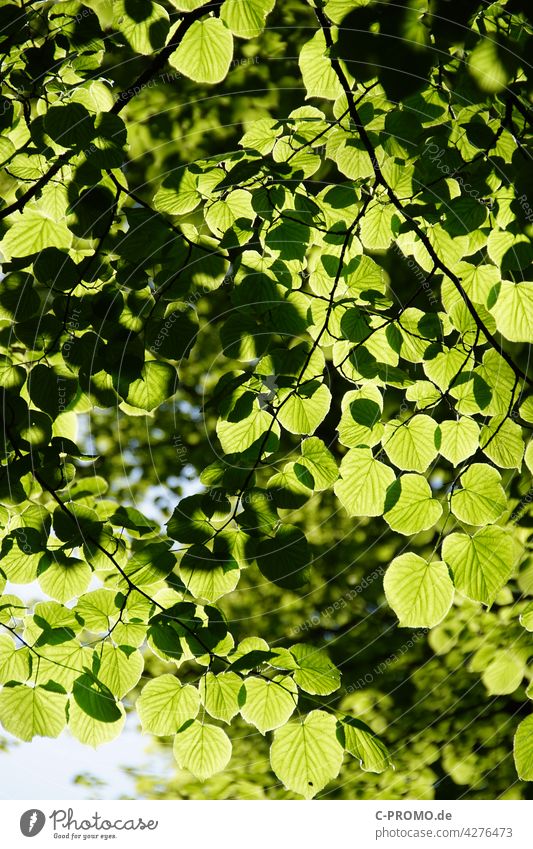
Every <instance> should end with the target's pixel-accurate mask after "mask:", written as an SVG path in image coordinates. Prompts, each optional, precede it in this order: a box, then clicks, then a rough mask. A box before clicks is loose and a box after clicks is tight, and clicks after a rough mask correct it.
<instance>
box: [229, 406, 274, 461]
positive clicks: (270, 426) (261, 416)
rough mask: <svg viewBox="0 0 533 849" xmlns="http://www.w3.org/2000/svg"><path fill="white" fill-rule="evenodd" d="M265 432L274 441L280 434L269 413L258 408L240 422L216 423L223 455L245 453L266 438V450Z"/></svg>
mask: <svg viewBox="0 0 533 849" xmlns="http://www.w3.org/2000/svg"><path fill="white" fill-rule="evenodd" d="M267 432H268V433H269V434H271V436H270V439H276V437H279V433H280V429H279V425H278V423H277V422H276V421H273V420H272V416H271V414H270V413H269V412H267V411H266V410H262V409H260V408H258V407H254V408H253V410H252V412H251V413H250V415H249V416H248V417H247V418H244V419H241V420H240V421H223V420H220V419H219V420H218V422H217V436H218V438H219V440H220V444H221V446H222V450H223V451H224V453H225V454H237V453H240V452H243V451H246V449H247V448H250V446H251V445H253V444H254V442H256V441H257V440H259V439H261V437H264V438H266V440H267V441H266V445H265V450H268V446H269V437H265V434H267Z"/></svg>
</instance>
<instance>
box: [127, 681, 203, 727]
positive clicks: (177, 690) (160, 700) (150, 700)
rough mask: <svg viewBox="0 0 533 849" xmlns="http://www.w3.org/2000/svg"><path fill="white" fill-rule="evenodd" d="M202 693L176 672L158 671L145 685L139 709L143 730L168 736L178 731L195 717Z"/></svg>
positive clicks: (139, 701) (137, 703)
mask: <svg viewBox="0 0 533 849" xmlns="http://www.w3.org/2000/svg"><path fill="white" fill-rule="evenodd" d="M199 707H200V694H199V693H198V690H197V688H196V687H193V686H192V685H191V684H181V682H180V681H179V680H178V679H177V678H176V676H175V675H169V674H164V675H159V676H158V677H157V678H154V679H153V680H152V681H149V682H148V684H146V685H145V686H144V687H143V690H142V693H141V695H140V696H139V698H138V699H137V702H136V709H137V713H138V714H139V719H140V720H141V725H142V728H143V731H149V732H150V733H151V734H156V735H158V736H166V735H167V734H175V733H176V731H178V730H179V729H180V728H181V726H182V725H184V723H185V722H187V721H188V720H189V719H195V717H196V715H197V713H198V709H199Z"/></svg>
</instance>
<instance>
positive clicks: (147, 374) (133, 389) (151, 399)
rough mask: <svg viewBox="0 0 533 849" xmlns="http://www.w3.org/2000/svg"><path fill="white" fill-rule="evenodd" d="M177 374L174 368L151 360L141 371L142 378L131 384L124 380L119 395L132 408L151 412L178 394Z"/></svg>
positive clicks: (121, 382)
mask: <svg viewBox="0 0 533 849" xmlns="http://www.w3.org/2000/svg"><path fill="white" fill-rule="evenodd" d="M176 388H177V374H176V370H175V368H174V366H171V365H170V364H169V363H159V362H154V361H153V360H149V361H148V362H146V363H145V364H144V366H143V367H142V370H141V377H140V378H138V379H137V380H133V381H132V382H131V383H129V382H127V381H126V380H125V379H122V380H121V381H120V384H119V389H118V391H119V393H120V395H121V396H122V397H123V398H124V400H125V401H126V402H127V403H128V404H129V405H130V406H131V407H138V408H139V409H141V410H146V411H147V412H150V411H152V410H154V409H155V408H156V407H159V405H160V404H162V403H163V401H166V400H167V398H170V397H171V396H172V395H174V393H175V392H176Z"/></svg>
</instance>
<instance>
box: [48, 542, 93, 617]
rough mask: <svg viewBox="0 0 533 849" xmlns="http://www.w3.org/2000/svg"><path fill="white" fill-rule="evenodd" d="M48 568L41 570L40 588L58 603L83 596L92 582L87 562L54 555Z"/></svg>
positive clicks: (58, 553)
mask: <svg viewBox="0 0 533 849" xmlns="http://www.w3.org/2000/svg"><path fill="white" fill-rule="evenodd" d="M45 566H46V568H44V569H39V576H38V577H39V586H40V587H41V589H42V590H43V591H44V592H45V593H46V594H47V595H49V596H50V598H54V599H55V600H56V601H60V602H62V603H63V604H64V603H65V602H67V601H70V600H71V599H73V598H77V597H78V596H80V595H82V594H83V593H84V592H85V591H86V589H87V587H88V586H89V584H90V582H91V576H92V570H91V567H90V566H89V564H88V563H86V562H85V560H80V559H79V558H77V557H66V556H65V555H63V554H62V553H61V552H59V551H57V552H55V553H54V555H53V558H52V559H51V560H50V561H45Z"/></svg>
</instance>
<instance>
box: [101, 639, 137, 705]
mask: <svg viewBox="0 0 533 849" xmlns="http://www.w3.org/2000/svg"><path fill="white" fill-rule="evenodd" d="M96 654H97V656H98V660H99V664H100V665H99V671H98V678H99V680H100V681H101V683H102V684H103V685H104V686H105V687H107V688H108V689H109V690H110V692H111V693H113V695H114V696H116V697H117V699H121V698H122V697H123V696H125V695H126V693H129V691H130V690H132V689H133V688H134V687H135V685H136V684H138V682H139V680H140V677H141V675H142V671H143V669H144V659H143V656H142V654H141V652H140V651H139V650H138V649H134V650H133V651H132V650H131V649H125V648H124V647H123V646H112V645H111V644H110V643H104V645H103V646H102V648H101V649H100V650H98V651H97V652H96Z"/></svg>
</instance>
